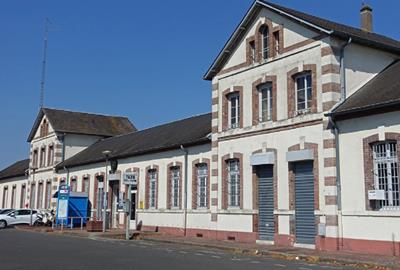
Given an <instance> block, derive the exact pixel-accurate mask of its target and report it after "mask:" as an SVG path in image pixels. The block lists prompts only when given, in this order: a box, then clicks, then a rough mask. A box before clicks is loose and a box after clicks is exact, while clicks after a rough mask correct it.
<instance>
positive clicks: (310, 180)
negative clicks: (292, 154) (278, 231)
mask: <svg viewBox="0 0 400 270" xmlns="http://www.w3.org/2000/svg"><path fill="white" fill-rule="evenodd" d="M294 173H295V210H296V213H295V218H296V225H295V226H296V243H297V244H307V245H314V244H315V236H316V225H315V213H314V210H315V206H314V200H315V198H314V197H315V196H314V171H313V162H312V161H304V162H296V163H294Z"/></svg>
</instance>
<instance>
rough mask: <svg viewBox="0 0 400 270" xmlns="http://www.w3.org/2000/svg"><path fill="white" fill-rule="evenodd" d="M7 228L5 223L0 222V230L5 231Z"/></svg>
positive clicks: (3, 221)
mask: <svg viewBox="0 0 400 270" xmlns="http://www.w3.org/2000/svg"><path fill="white" fill-rule="evenodd" d="M6 227H7V222H6V221H5V220H0V229H5V228H6Z"/></svg>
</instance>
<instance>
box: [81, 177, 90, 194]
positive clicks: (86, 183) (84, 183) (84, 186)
mask: <svg viewBox="0 0 400 270" xmlns="http://www.w3.org/2000/svg"><path fill="white" fill-rule="evenodd" d="M89 187H90V183H89V177H83V179H82V192H85V193H87V194H88V196H89Z"/></svg>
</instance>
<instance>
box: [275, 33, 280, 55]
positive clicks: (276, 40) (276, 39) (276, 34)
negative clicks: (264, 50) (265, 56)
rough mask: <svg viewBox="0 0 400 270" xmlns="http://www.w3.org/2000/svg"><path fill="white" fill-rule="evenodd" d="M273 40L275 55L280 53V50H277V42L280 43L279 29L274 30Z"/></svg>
mask: <svg viewBox="0 0 400 270" xmlns="http://www.w3.org/2000/svg"><path fill="white" fill-rule="evenodd" d="M274 42H275V53H276V55H278V54H279V53H280V51H279V43H280V40H279V31H275V32H274Z"/></svg>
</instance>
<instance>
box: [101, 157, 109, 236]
mask: <svg viewBox="0 0 400 270" xmlns="http://www.w3.org/2000/svg"><path fill="white" fill-rule="evenodd" d="M102 153H103V155H104V156H105V157H106V174H105V176H104V181H103V206H102V207H103V233H104V232H106V211H107V192H106V187H107V175H108V172H107V167H108V158H109V157H110V154H111V151H110V150H104V151H103V152H102Z"/></svg>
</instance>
